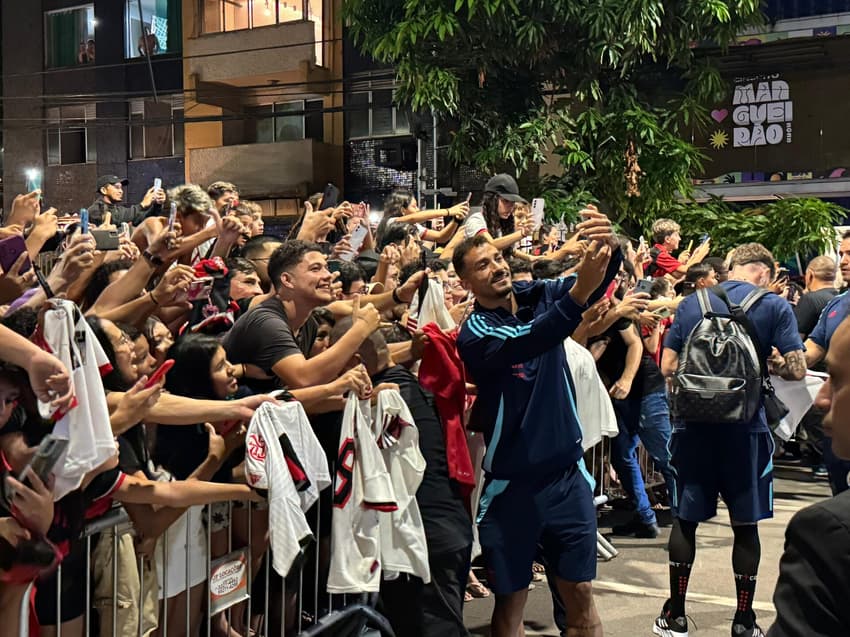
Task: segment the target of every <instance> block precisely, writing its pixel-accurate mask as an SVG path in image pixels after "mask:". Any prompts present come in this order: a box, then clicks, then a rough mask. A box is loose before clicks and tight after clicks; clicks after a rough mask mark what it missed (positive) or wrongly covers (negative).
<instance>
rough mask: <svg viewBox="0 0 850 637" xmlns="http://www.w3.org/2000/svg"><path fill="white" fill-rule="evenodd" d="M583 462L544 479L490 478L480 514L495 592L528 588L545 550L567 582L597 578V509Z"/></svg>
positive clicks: (482, 539) (489, 577)
mask: <svg viewBox="0 0 850 637" xmlns="http://www.w3.org/2000/svg"><path fill="white" fill-rule="evenodd" d="M591 483H592V478H590V476H589V475H588V474H587V470H586V469H585V467H584V461H583V460H581V461H579V463H578V464H575V465H573V466H572V467H570V468H569V469H567V470H566V471H565V472H564V473H559V474H558V475H555V476H549V477H548V478H544V479H540V480H536V481H535V480H530V481H518V480H511V481H506V480H494V479H490V478H488V479H487V480H486V482H485V486H484V490H483V492H482V496H481V503H480V505H479V513H478V536H479V539H480V542H481V548H482V551H483V553H484V560H485V564H486V568H487V582H488V584H489V585H490V588H492V589H493V592H494V593H496V594H497V595H506V594H508V593H514V592H516V591H521V590H525V589H527V588H528V585H529V583H530V582H531V567H532V561H533V560H534V557H535V555H536V554H537V552H538V550H540V549H542V552H543V556H544V558H545V560H546V563H547V565H549V566H550V567H551V568H553V569H554V572H555V574H556V575H557V576H558V577H560V578H561V579H564V580H567V581H569V582H588V581H590V580H592V579H593V578H594V577H596V508H595V507H594V506H593V487H592V484H591Z"/></svg>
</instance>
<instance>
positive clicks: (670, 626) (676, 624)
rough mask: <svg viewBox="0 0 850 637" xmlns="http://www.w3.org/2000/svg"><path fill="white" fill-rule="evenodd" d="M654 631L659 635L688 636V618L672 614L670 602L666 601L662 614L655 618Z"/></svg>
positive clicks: (670, 636)
mask: <svg viewBox="0 0 850 637" xmlns="http://www.w3.org/2000/svg"><path fill="white" fill-rule="evenodd" d="M652 632H653V633H655V634H656V635H658V637H688V618H687V617H673V616H671V615H670V610H669V602H665V603H664V608H663V609H662V610H661V614H660V615H659V616H658V617H656V618H655V624H654V625H653V627H652Z"/></svg>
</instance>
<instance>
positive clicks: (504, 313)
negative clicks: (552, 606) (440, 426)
mask: <svg viewBox="0 0 850 637" xmlns="http://www.w3.org/2000/svg"><path fill="white" fill-rule="evenodd" d="M582 216H583V217H584V221H583V222H582V223H581V224H579V226H578V228H577V229H578V231H579V232H581V234H582V236H584V237H585V238H587V239H588V240H589V241H590V244H589V247H588V250H587V252H586V254H585V257H584V259H583V261H582V263H581V265H580V266H579V269H578V273H577V276H573V277H568V278H564V279H559V280H556V281H545V282H544V281H535V282H531V283H517V284H515V285H514V284H512V281H511V275H510V270H509V268H508V265H507V262H506V261H505V259H504V257H503V256H502V254H501V252H499V250H498V249H497V248H496V247H494V246H493V245H491V244H490V243H489V242H488V240H487V238H486V237H485V236H483V235H479V236H476V237H472V238H470V239H467V240H466V241H464V242H463V243H461V244H460V245H459V246H458V247H457V248H456V249H455V252H454V256H453V263H454V268H455V271H456V272H457V274H458V276H459V277H460V278H461V280H462V282H463V284H464V286H465V287H466V288H467V289H468V290H470V291H471V292H472V293H473V294H474V295H475V298H476V303H475V310H474V312H473V313H472V314H471V315H470V317H469V318H468V319H467V321H466V322H465V323H464V324H463V326H462V327H461V330H460V334H459V335H458V351H459V352H460V355H461V357H462V358H463V361H464V364H465V365H466V367H467V369H468V370H469V373H470V374H471V376H472V378H473V380H474V381H475V384H476V385H477V386H478V399H477V400H478V404H479V408H480V409H483V412H484V417H483V418H482V419H481V422H482V423H483V424H484V426H485V431H484V436H485V440H486V442H487V453H486V455H485V457H484V471H485V487H484V490H483V493H482V497H481V504H480V508H479V512H478V530H479V537H480V540H481V545H482V548H483V551H484V556H485V560H486V563H487V569H488V583H489V584H490V586H491V588H492V589H493V591H494V592H495V594H496V604H495V608H494V610H493V620H492V622H491V629H492V634H493V635H494V636H495V637H515V636H516V635H517V632H518V630H519V628H520V626H521V624H522V614H523V609H524V607H525V600H526V597H527V594H528V584H529V582H530V579H531V565H532V560H533V558H534V554H535V551H536V548H537V546H538V544H540V545H541V546H542V548H543V552H544V554H545V557H546V561H547V564H550V565H551V567H552V568H553V570H554V573H555V574H556V576H557V585H558V592H559V593H560V595H561V597H562V599H563V602H564V604H565V606H566V607H567V608H569V609H570V610H569V618H568V627H567V634H568V635H569V636H570V637H579V636H582V637H584V636H586V637H597V636H601V635H602V626H601V623H600V620H599V615H598V614H597V612H596V608H595V606H594V604H593V595H592V588H591V580H592V579H593V578H594V577H595V576H596V511H595V509H594V506H593V493H592V487H591V479H590V477H589V475H588V474H587V471H586V469H585V468H584V465H583V461H582V447H581V429H580V426H579V422H578V416H577V414H576V404H575V401H576V396H575V388H574V386H573V382H572V377H571V375H570V370H569V367H568V365H567V361H566V356H565V353H564V345H563V342H564V339H566V338H567V337H568V336H569V335H570V334H572V333H573V331H574V330H575V329H576V327H578V325H579V323H580V322H581V320H582V314H583V313H584V312H585V311H586V310H587V309H588V307H590V305H592V304H593V303H594V302H595V301H596V300H598V299H599V298H600V297H601V296H602V294H603V293H604V291H605V289H606V288H607V286H608V284H609V283H610V282H611V281H612V280H613V278H614V275H615V274H616V272H617V271H618V270H619V267H620V262H621V260H622V255H621V253H620V251H619V243H618V242H617V240H616V237H615V236H614V235H613V232H612V230H611V224H610V222H609V221H608V219H607V217H606V216H605V215H603V214H601V213H599V212H598V211H596V210H595V209H588V210H585V211H583V212H582Z"/></svg>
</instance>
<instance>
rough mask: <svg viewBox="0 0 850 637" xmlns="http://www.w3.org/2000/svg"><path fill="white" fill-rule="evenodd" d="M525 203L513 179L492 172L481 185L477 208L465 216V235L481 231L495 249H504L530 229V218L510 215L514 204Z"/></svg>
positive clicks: (527, 233)
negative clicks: (482, 190) (479, 208)
mask: <svg viewBox="0 0 850 637" xmlns="http://www.w3.org/2000/svg"><path fill="white" fill-rule="evenodd" d="M518 203H528V202H527V201H526V200H525V199H523V198H522V196H520V194H519V188H518V187H517V184H516V180H515V179H514V178H513V177H511V176H510V175H508V174H506V173H501V174H499V175H496V176H495V177H493V178H492V179H490V181H488V182H487V184H486V185H485V186H484V199H483V200H482V201H481V212H475V213H473V214H471V215H469V217H468V218H467V220H466V223H465V224H464V232H465V234H466V237H467V238H470V237H474V236H475V235H478V234H485V236H486V237H487V240H488V241H489V242H490V243H492V244H493V245H495V246H496V247H497V248H498V249H499V250H508V249H510V248H511V246H513V245H514V244H515V243H517V242H518V241H521V240H522V238H523V237H527V236H530V235H531V233H532V231H533V230H534V224H533V223H532V221H531V219H516V220H515V219H514V206H516V204H518Z"/></svg>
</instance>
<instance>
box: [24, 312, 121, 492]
mask: <svg viewBox="0 0 850 637" xmlns="http://www.w3.org/2000/svg"><path fill="white" fill-rule="evenodd" d="M50 304H51V309H49V310H47V312H45V314H44V328H43V332H42V337H43V338H42V340H41V343H40V345H41V346H42V347H43V348H45V349H47V350H48V351H50V352H52V353H53V354H54V355H55V356H56V357H57V358H58V359H59V360H61V361H62V362H63V363H64V364H65V367H67V368H68V370H69V372H70V374H71V380H72V381H73V384H74V395H75V397H76V405H75V406H73V407H72V408H71V409H69V410H68V412H67V413H64V414H60V413H56V412H53V411H52V407H51V406H50V404H48V403H41V402H40V403H39V406H38V408H39V412H40V413H41V415H42V417H44V418H49V419H52V420H55V421H56V424H55V425H54V427H53V432H52V433H53V435H54V436H56V437H57V438H62V439H65V440H68V447H67V448H66V449H65V452H64V455H63V456H62V457H60V459H59V461H58V462H57V463H56V466H55V468H54V469H53V474H54V477H55V485H54V487H53V496H54V498H55V499H56V500H59V499H60V498H62V497H63V496H65V495H67V494H68V493H70V492H71V491H74V490H75V489H77V488H79V486H80V484H81V483H82V480H83V477H84V476H85V475H86V474H87V473H88V472H89V471H92V470H93V469H96V468H97V467H99V466H100V465H102V464H103V463H104V462H106V461H107V460H109V459H110V458H112V457H113V456H114V455H115V451H116V446H115V437H114V436H113V434H112V427H111V425H110V423H109V408H108V406H107V404H106V392H105V391H104V389H103V380H102V379H101V374H108V373H109V372H110V371H112V366H111V365H110V364H109V359H108V358H107V357H106V353H105V352H104V351H103V348H102V347H101V346H100V343H99V342H98V340H97V337H96V336H95V335H94V332H92V330H91V328H90V327H89V325H88V323H87V322H86V320H85V318H83V316H82V313H81V312H80V310H79V308H78V307H77V306H76V305H74V304H73V303H72V302H71V301H67V300H64V299H51V301H50Z"/></svg>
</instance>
